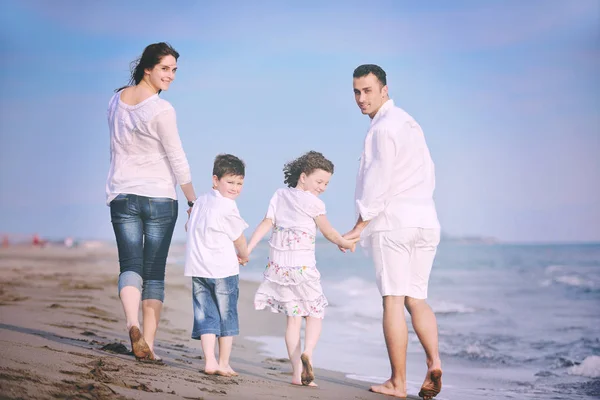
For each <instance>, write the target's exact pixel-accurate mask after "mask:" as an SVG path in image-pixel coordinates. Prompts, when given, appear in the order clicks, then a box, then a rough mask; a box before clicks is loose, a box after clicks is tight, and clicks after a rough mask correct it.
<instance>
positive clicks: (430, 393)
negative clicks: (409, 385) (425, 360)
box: [419, 368, 442, 400]
mask: <svg viewBox="0 0 600 400" xmlns="http://www.w3.org/2000/svg"><path fill="white" fill-rule="evenodd" d="M441 391H442V370H441V369H439V368H434V369H430V370H428V371H427V376H426V377H425V381H424V382H423V386H421V391H420V392H419V397H422V398H423V400H431V399H433V398H434V397H435V396H437V395H438V394H439V393H440V392H441Z"/></svg>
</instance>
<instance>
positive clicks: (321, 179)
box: [248, 151, 358, 386]
mask: <svg viewBox="0 0 600 400" xmlns="http://www.w3.org/2000/svg"><path fill="white" fill-rule="evenodd" d="M283 172H284V177H285V179H284V183H285V184H286V185H287V186H288V187H287V188H283V189H279V190H277V191H276V192H275V194H274V195H273V197H272V198H271V202H270V203H269V209H268V210H267V215H266V216H265V218H264V220H263V221H262V222H261V223H260V224H259V225H258V227H257V228H256V230H255V231H254V233H253V234H252V237H251V239H250V243H249V244H248V251H249V252H252V250H253V249H254V247H256V245H257V244H258V242H259V241H260V240H261V239H262V238H263V237H264V236H265V234H266V233H267V232H268V231H269V230H271V229H272V234H271V238H270V240H269V246H270V250H269V263H268V264H267V268H266V270H265V272H264V278H265V280H264V281H263V283H262V284H261V285H260V287H259V288H258V291H257V292H256V295H255V297H254V307H255V308H256V309H257V310H262V309H265V308H269V309H270V310H271V311H273V312H280V313H284V314H285V315H287V329H286V333H285V343H286V346H287V350H288V355H289V357H290V361H291V363H292V384H294V385H308V386H317V385H316V384H315V383H314V382H313V380H314V379H315V377H314V374H313V370H312V363H311V360H312V353H313V350H314V348H315V346H316V345H317V341H318V340H319V336H320V334H321V322H322V319H323V316H324V312H325V307H326V306H327V299H326V298H325V296H324V295H323V289H322V288H321V282H320V278H321V275H320V274H319V271H318V270H317V268H316V261H315V235H316V233H317V232H316V231H317V227H318V228H319V229H320V230H321V232H322V233H323V236H325V238H327V239H328V240H329V241H331V242H333V243H335V244H337V245H338V246H340V247H342V248H344V249H350V250H351V251H354V247H355V243H356V242H357V240H358V239H356V240H347V239H344V238H343V237H342V236H341V235H340V234H339V233H338V232H337V231H336V230H335V229H333V227H332V226H331V224H330V223H329V221H328V220H327V217H326V216H325V204H324V203H323V202H322V201H321V200H320V199H319V198H318V196H319V195H320V194H321V193H323V192H325V190H326V189H327V185H328V184H329V179H330V178H331V175H332V174H333V164H332V163H331V161H329V160H328V159H326V158H325V157H323V155H322V154H321V153H318V152H316V151H309V152H308V153H306V154H304V155H303V156H301V157H299V158H297V159H296V160H294V161H292V162H290V163H287V164H286V165H285V166H284V168H283ZM302 317H305V318H306V332H305V343H304V352H303V353H301V346H300V328H301V326H302Z"/></svg>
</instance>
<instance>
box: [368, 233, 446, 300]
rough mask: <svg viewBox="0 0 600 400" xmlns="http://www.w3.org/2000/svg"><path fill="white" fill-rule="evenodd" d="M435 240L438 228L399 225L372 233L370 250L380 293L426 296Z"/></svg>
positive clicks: (415, 296)
mask: <svg viewBox="0 0 600 400" xmlns="http://www.w3.org/2000/svg"><path fill="white" fill-rule="evenodd" d="M439 243H440V230H439V229H425V228H402V229H398V230H395V231H389V232H375V233H373V234H372V237H371V246H370V247H371V248H370V252H371V254H372V257H373V262H374V264H375V275H376V280H377V287H378V288H379V292H380V293H381V296H409V297H413V298H415V299H426V298H427V286H428V284H429V274H430V272H431V267H432V265H433V259H434V258H435V253H436V251H437V246H438V244H439Z"/></svg>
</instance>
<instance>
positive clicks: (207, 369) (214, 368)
mask: <svg viewBox="0 0 600 400" xmlns="http://www.w3.org/2000/svg"><path fill="white" fill-rule="evenodd" d="M202 372H204V373H205V374H206V375H216V374H217V373H218V372H219V364H218V363H217V362H216V360H215V361H213V362H210V361H207V362H206V364H204V371H202Z"/></svg>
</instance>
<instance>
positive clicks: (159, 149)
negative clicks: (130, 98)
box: [106, 92, 192, 204]
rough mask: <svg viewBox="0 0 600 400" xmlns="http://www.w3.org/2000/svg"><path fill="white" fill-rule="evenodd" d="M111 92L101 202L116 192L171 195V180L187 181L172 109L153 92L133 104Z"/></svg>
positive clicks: (187, 171)
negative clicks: (107, 162)
mask: <svg viewBox="0 0 600 400" xmlns="http://www.w3.org/2000/svg"><path fill="white" fill-rule="evenodd" d="M120 96H121V92H118V93H116V94H115V95H114V96H113V97H112V98H111V99H110V103H109V105H108V114H107V117H108V128H109V130H110V170H109V172H108V178H107V179H106V204H110V202H111V201H112V200H113V199H114V198H115V197H117V196H118V195H119V194H120V193H124V194H137V195H140V196H146V197H167V198H170V199H173V200H177V192H176V191H175V185H176V184H177V183H179V184H180V185H184V184H186V183H190V182H191V181H192V175H191V173H190V166H189V164H188V161H187V158H186V156H185V152H184V151H183V147H182V145H181V139H180V138H179V132H178V131H177V121H176V116H175V109H174V108H173V106H171V104H170V103H169V102H168V101H166V100H163V99H161V98H160V97H158V95H153V96H150V97H148V98H147V99H146V100H144V101H142V102H141V103H139V104H136V105H133V106H132V105H128V104H126V103H124V102H122V101H121V97H120Z"/></svg>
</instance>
